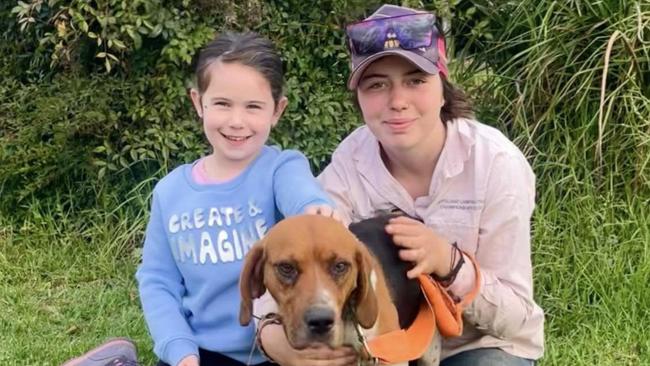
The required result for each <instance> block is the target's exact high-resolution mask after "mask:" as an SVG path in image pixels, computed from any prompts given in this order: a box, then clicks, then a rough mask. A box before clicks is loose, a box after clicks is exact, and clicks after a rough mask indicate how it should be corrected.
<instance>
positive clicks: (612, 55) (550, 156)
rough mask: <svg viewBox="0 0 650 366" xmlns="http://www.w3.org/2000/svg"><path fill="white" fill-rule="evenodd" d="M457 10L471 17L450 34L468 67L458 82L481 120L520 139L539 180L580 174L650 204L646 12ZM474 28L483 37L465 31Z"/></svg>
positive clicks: (514, 6) (565, 5) (626, 7)
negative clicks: (476, 104) (475, 102)
mask: <svg viewBox="0 0 650 366" xmlns="http://www.w3.org/2000/svg"><path fill="white" fill-rule="evenodd" d="M470 3H471V6H470V5H469V4H470ZM462 7H464V8H465V9H467V10H465V12H464V13H463V14H465V15H467V14H468V13H470V12H471V10H472V9H473V10H474V11H473V12H472V14H473V16H472V17H465V18H463V17H461V18H460V19H459V24H457V25H456V28H455V33H456V34H457V35H458V37H457V39H459V41H458V45H459V46H462V47H459V49H458V53H459V54H460V55H463V56H465V59H466V61H467V62H465V63H463V64H460V66H462V67H459V69H460V70H459V71H460V74H461V75H462V77H464V78H465V83H467V85H474V86H475V88H473V89H471V94H472V95H480V96H481V98H482V99H483V100H481V101H480V107H481V114H482V115H483V116H485V118H486V119H496V121H495V122H496V123H498V124H500V125H501V126H502V127H503V128H504V129H505V130H507V131H508V132H509V134H510V135H511V136H515V137H518V139H519V142H520V145H525V147H527V149H528V150H529V152H530V154H531V155H532V156H533V157H534V158H535V161H536V162H537V166H538V168H539V169H537V170H536V171H537V172H538V174H541V175H543V176H544V178H546V179H549V180H558V179H563V177H567V176H571V175H576V178H577V179H578V180H579V181H580V182H583V183H593V184H596V185H597V186H598V187H600V188H602V189H605V190H606V191H613V192H618V193H621V194H624V193H625V192H626V189H628V188H630V189H631V190H632V192H635V193H637V194H641V193H643V194H644V195H647V194H648V192H650V150H649V149H648V146H649V145H650V71H648V70H650V47H649V46H648V45H649V44H650V32H648V27H647V24H648V22H650V3H648V2H642V1H600V2H597V3H594V2H550V1H542V2H539V1H534V0H530V1H518V2H500V3H497V5H496V6H495V4H494V3H493V2H489V1H473V2H463V3H462V4H460V5H459V8H462ZM463 21H465V22H464V23H463ZM476 25H480V29H481V34H478V35H474V34H473V33H472V31H470V28H472V27H474V26H476ZM466 34H467V35H468V36H465V35H466ZM608 45H611V48H610V47H608ZM472 79H473V81H469V80H472Z"/></svg>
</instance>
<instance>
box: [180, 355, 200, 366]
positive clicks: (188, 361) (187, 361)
mask: <svg viewBox="0 0 650 366" xmlns="http://www.w3.org/2000/svg"><path fill="white" fill-rule="evenodd" d="M178 366H199V358H198V357H196V355H189V356H187V357H185V358H184V359H182V360H181V362H179V363H178Z"/></svg>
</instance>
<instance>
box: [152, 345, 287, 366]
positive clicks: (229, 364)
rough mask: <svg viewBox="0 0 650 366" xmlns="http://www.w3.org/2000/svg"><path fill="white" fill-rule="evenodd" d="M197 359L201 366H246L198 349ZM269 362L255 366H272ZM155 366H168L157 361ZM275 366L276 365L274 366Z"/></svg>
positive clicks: (215, 353)
mask: <svg viewBox="0 0 650 366" xmlns="http://www.w3.org/2000/svg"><path fill="white" fill-rule="evenodd" d="M199 358H200V360H201V366H246V364H244V363H241V362H239V361H237V360H233V359H232V358H230V357H228V356H224V355H222V354H221V353H218V352H212V351H206V350H204V349H201V348H199ZM272 365H273V364H272V363H270V362H263V363H258V364H257V365H256V366H272ZM156 366H170V365H169V364H166V363H164V362H162V361H158V363H157V364H156ZM275 366H277V365H275Z"/></svg>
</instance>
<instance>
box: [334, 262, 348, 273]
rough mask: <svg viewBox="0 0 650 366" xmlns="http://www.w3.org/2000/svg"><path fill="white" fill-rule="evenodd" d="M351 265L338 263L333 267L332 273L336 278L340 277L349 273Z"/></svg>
mask: <svg viewBox="0 0 650 366" xmlns="http://www.w3.org/2000/svg"><path fill="white" fill-rule="evenodd" d="M348 268H350V264H349V263H347V262H336V263H334V265H333V266H332V273H333V274H334V275H336V276H340V275H342V274H344V273H345V272H347V271H348Z"/></svg>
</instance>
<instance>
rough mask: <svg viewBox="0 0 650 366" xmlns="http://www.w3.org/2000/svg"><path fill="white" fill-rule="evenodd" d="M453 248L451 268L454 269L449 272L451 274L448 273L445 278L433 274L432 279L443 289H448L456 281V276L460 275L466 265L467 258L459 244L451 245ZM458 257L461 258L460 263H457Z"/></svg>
mask: <svg viewBox="0 0 650 366" xmlns="http://www.w3.org/2000/svg"><path fill="white" fill-rule="evenodd" d="M451 246H452V255H451V264H450V266H449V267H450V268H452V269H451V271H449V273H447V274H446V275H445V276H442V277H440V276H438V275H436V274H435V273H432V274H431V278H433V279H434V280H436V281H437V282H438V283H440V284H441V285H442V286H443V287H448V286H449V285H451V284H452V283H453V282H454V280H455V279H456V275H458V272H459V271H460V269H461V267H462V266H463V264H465V258H464V256H463V252H461V250H460V249H459V248H458V244H457V243H456V242H454V243H453V244H451ZM457 255H458V256H460V259H459V260H458V262H456V256H457ZM454 262H456V265H454Z"/></svg>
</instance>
